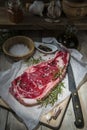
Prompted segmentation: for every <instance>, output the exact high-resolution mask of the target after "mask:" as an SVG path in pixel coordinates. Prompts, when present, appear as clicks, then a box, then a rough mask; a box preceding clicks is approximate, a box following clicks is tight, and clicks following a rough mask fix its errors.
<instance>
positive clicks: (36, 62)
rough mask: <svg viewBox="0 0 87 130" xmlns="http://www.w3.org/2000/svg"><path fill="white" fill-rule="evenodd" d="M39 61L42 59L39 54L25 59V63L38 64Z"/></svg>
mask: <svg viewBox="0 0 87 130" xmlns="http://www.w3.org/2000/svg"><path fill="white" fill-rule="evenodd" d="M41 61H43V59H42V57H41V56H40V57H39V58H34V57H31V58H30V59H28V60H27V61H26V63H27V65H28V66H29V65H35V64H38V63H40V62H41Z"/></svg>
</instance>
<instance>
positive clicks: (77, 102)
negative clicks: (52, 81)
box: [68, 63, 84, 128]
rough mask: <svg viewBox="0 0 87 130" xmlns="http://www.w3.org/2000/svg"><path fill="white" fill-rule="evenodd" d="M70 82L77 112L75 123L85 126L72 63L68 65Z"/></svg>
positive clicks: (75, 111) (74, 107) (75, 112)
mask: <svg viewBox="0 0 87 130" xmlns="http://www.w3.org/2000/svg"><path fill="white" fill-rule="evenodd" d="M68 83H69V90H70V91H71V98H72V103H73V109H74V114H75V122H74V123H75V126H76V127H77V128H83V127H84V119H83V113H82V109H81V104H80V99H79V95H78V91H77V89H76V84H75V80H74V75H73V70H72V67H71V64H70V63H69V66H68Z"/></svg>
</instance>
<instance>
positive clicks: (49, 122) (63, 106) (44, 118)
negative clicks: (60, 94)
mask: <svg viewBox="0 0 87 130" xmlns="http://www.w3.org/2000/svg"><path fill="white" fill-rule="evenodd" d="M70 98H71V96H68V97H67V98H66V99H64V100H63V101H62V102H60V103H59V104H58V105H56V106H55V107H54V108H53V109H52V110H50V111H49V112H48V113H46V114H43V115H41V117H40V124H43V125H45V126H47V127H49V128H51V129H58V128H59V127H60V126H61V124H62V121H63V118H64V115H65V112H66V110H67V107H68V104H69V101H70ZM52 112H53V113H54V112H56V116H55V117H53V118H51V119H49V117H50V114H51V113H52Z"/></svg>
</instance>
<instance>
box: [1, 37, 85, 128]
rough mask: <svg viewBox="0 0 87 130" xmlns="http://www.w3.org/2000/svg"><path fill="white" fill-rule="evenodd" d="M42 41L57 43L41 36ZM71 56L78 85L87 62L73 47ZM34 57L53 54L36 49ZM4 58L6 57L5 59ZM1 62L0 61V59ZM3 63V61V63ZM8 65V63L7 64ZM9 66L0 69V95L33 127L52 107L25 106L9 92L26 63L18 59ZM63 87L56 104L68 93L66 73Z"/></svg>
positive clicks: (83, 74) (83, 75)
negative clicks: (46, 53)
mask: <svg viewBox="0 0 87 130" xmlns="http://www.w3.org/2000/svg"><path fill="white" fill-rule="evenodd" d="M42 41H43V42H46V43H50V44H53V43H54V44H57V45H58V46H59V44H58V42H57V41H56V39H55V38H43V39H42ZM69 51H70V53H71V55H72V58H71V61H70V62H71V64H72V69H73V72H74V76H75V81H76V86H77V87H78V85H79V83H80V82H81V81H82V80H83V78H84V77H85V75H86V74H87V64H86V63H84V62H82V61H81V58H82V55H81V54H80V53H79V52H78V51H77V50H74V49H71V50H69ZM34 56H35V57H40V56H41V57H42V58H43V59H45V60H47V59H49V58H52V57H53V56H54V54H52V55H51V54H49V55H44V54H42V53H40V52H38V51H36V53H35V54H34ZM5 60H6V59H5ZM0 62H1V61H0ZM3 64H4V63H3ZM9 65H10V64H9ZM10 67H11V68H9V67H8V69H7V70H6V69H5V70H2V69H1V71H0V96H1V98H2V99H4V101H6V103H7V104H8V105H9V106H10V107H11V109H12V110H13V111H14V112H15V113H16V114H17V115H18V116H19V117H20V118H21V119H22V120H23V122H24V123H25V124H26V126H27V127H28V129H29V130H32V129H34V128H35V127H36V126H37V125H38V123H39V118H40V115H41V114H42V113H45V112H47V111H49V110H50V109H51V108H52V107H51V106H49V105H48V106H47V107H46V108H45V107H40V105H37V106H32V107H26V106H24V105H22V104H20V103H19V102H18V101H17V100H16V99H15V98H14V97H13V96H12V95H11V94H10V93H9V87H10V86H11V81H13V80H14V79H15V78H16V77H17V76H18V75H20V74H22V73H23V72H24V70H25V69H26V68H27V65H26V64H25V63H24V61H19V62H16V63H13V64H11V65H10ZM63 82H64V85H65V88H64V89H63V92H62V94H61V95H60V96H59V99H58V101H57V103H56V104H58V103H59V102H60V101H62V100H64V99H65V98H66V97H67V96H68V95H69V94H70V92H69V90H68V76H67V74H66V76H65V78H64V80H63Z"/></svg>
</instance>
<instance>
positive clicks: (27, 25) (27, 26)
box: [0, 7, 87, 30]
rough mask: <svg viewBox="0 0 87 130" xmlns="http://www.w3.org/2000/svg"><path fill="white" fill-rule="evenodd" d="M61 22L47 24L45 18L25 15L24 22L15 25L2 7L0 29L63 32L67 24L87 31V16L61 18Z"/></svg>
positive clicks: (0, 9) (0, 10)
mask: <svg viewBox="0 0 87 130" xmlns="http://www.w3.org/2000/svg"><path fill="white" fill-rule="evenodd" d="M59 20H60V22H52V23H51V22H46V21H45V17H39V16H32V15H30V14H29V13H28V12H25V13H24V19H23V21H22V22H20V23H18V24H15V23H13V22H11V21H10V20H9V18H8V13H7V10H6V8H5V7H0V28H1V29H4V28H5V29H15V30H17V29H19V30H63V29H64V27H65V24H66V23H70V24H74V25H75V26H76V27H77V29H78V30H87V16H86V17H84V18H82V19H69V18H67V17H65V16H61V17H60V18H59Z"/></svg>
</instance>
